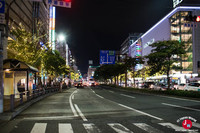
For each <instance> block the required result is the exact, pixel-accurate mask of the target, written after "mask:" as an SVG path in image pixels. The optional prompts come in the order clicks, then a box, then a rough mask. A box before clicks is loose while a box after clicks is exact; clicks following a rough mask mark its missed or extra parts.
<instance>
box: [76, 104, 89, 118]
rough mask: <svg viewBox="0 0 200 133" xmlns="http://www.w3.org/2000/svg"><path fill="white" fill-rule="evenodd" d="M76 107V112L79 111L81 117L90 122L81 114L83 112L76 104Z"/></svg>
mask: <svg viewBox="0 0 200 133" xmlns="http://www.w3.org/2000/svg"><path fill="white" fill-rule="evenodd" d="M74 106H75V108H76V110H77V111H78V113H79V115H80V117H81V118H82V119H83V121H88V120H87V119H86V118H85V116H84V115H83V113H82V112H81V110H80V109H79V107H78V106H77V105H76V104H74Z"/></svg>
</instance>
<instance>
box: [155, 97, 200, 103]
mask: <svg viewBox="0 0 200 133" xmlns="http://www.w3.org/2000/svg"><path fill="white" fill-rule="evenodd" d="M156 96H158V97H165V98H171V99H176V100H183V101H187V102H188V101H191V102H198V103H200V101H198V100H191V99H183V98H177V97H170V96H160V95H156Z"/></svg>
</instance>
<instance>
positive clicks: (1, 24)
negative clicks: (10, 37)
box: [0, 0, 5, 113]
mask: <svg viewBox="0 0 200 133" xmlns="http://www.w3.org/2000/svg"><path fill="white" fill-rule="evenodd" d="M0 5H1V7H0V17H1V18H0V113H3V96H4V87H3V82H4V81H3V57H4V56H3V52H4V51H3V49H4V45H3V44H4V34H5V0H0Z"/></svg>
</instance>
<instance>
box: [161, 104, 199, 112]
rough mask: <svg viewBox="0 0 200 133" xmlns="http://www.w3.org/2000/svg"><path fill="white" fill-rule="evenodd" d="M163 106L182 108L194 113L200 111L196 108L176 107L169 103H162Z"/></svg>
mask: <svg viewBox="0 0 200 133" xmlns="http://www.w3.org/2000/svg"><path fill="white" fill-rule="evenodd" d="M162 104H163V105H167V106H172V107H177V108H182V109H188V110H193V111H200V110H199V109H194V108H190V107H183V106H179V105H174V104H168V103H162Z"/></svg>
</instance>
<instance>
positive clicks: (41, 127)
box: [31, 123, 47, 133]
mask: <svg viewBox="0 0 200 133" xmlns="http://www.w3.org/2000/svg"><path fill="white" fill-rule="evenodd" d="M46 127H47V123H35V124H34V126H33V128H32V130H31V133H45V131H46Z"/></svg>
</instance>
